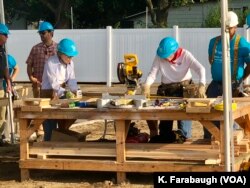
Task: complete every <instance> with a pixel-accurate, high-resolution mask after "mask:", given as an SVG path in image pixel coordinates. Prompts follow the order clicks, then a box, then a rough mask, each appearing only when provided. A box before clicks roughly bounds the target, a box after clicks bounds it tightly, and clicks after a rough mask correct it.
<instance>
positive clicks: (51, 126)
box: [43, 119, 57, 141]
mask: <svg viewBox="0 0 250 188" xmlns="http://www.w3.org/2000/svg"><path fill="white" fill-rule="evenodd" d="M56 127H57V120H54V119H47V120H45V121H44V122H43V130H44V141H50V140H51V135H52V131H53V130H55V129H56Z"/></svg>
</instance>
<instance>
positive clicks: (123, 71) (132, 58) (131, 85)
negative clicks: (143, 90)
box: [117, 54, 142, 95]
mask: <svg viewBox="0 0 250 188" xmlns="http://www.w3.org/2000/svg"><path fill="white" fill-rule="evenodd" d="M137 64H138V58H137V55H136V54H125V55H124V63H123V62H122V63H118V66H117V76H118V79H119V81H120V83H122V84H126V86H127V94H128V95H134V94H135V93H136V89H137V87H138V86H139V79H140V78H141V77H142V72H141V71H140V70H139V69H138V68H137Z"/></svg>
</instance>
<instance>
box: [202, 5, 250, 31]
mask: <svg viewBox="0 0 250 188" xmlns="http://www.w3.org/2000/svg"><path fill="white" fill-rule="evenodd" d="M234 12H235V13H236V14H237V16H238V19H239V24H238V27H243V26H244V24H245V23H246V16H247V15H248V14H249V13H250V11H249V10H248V11H245V12H244V13H242V12H241V11H234ZM220 19H221V8H220V5H219V4H218V5H217V6H216V7H215V8H211V10H210V11H209V13H208V15H207V17H206V19H205V27H208V28H216V27H221V22H220Z"/></svg>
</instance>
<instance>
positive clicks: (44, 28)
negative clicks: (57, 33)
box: [38, 22, 54, 32]
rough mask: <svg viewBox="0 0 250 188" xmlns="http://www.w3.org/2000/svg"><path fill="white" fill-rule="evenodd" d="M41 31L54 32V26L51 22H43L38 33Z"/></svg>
mask: <svg viewBox="0 0 250 188" xmlns="http://www.w3.org/2000/svg"><path fill="white" fill-rule="evenodd" d="M41 31H54V28H53V26H52V25H51V23H49V22H42V23H40V25H39V28H38V32H41Z"/></svg>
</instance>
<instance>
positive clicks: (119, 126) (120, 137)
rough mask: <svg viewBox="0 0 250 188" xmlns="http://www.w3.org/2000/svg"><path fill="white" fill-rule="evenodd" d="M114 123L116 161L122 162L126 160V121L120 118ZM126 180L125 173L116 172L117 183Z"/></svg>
mask: <svg viewBox="0 0 250 188" xmlns="http://www.w3.org/2000/svg"><path fill="white" fill-rule="evenodd" d="M115 124H116V132H115V134H116V162H118V163H124V162H125V161H126V153H125V141H126V135H125V132H126V123H125V121H122V120H117V121H116V122H115ZM125 180H126V173H123V172H117V183H121V182H124V181H125Z"/></svg>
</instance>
